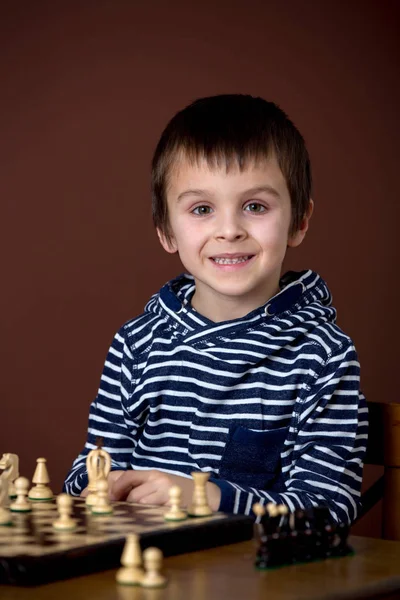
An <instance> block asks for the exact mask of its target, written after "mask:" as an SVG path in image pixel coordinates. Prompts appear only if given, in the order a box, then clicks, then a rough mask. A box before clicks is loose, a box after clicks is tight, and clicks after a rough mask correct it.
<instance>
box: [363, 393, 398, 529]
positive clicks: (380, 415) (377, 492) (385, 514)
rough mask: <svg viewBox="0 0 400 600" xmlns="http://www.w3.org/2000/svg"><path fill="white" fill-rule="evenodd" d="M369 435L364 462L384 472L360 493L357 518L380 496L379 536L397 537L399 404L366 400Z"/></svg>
mask: <svg viewBox="0 0 400 600" xmlns="http://www.w3.org/2000/svg"><path fill="white" fill-rule="evenodd" d="M368 409H369V435H368V447H367V456H366V459H365V464H366V465H367V464H370V465H382V466H383V467H384V473H383V475H382V477H380V479H378V481H376V482H375V483H374V484H373V485H372V486H371V487H370V488H369V489H368V490H366V491H365V492H364V493H363V494H362V496H361V502H362V510H361V514H360V515H359V516H358V519H357V520H359V519H360V518H361V517H362V516H364V515H365V514H366V513H367V512H368V511H369V510H370V509H371V508H372V507H373V506H375V504H377V502H379V500H382V538H383V539H388V540H400V404H381V403H375V402H369V403H368Z"/></svg>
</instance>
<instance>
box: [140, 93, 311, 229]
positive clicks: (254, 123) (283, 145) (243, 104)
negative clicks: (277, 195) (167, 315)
mask: <svg viewBox="0 0 400 600" xmlns="http://www.w3.org/2000/svg"><path fill="white" fill-rule="evenodd" d="M272 153H273V154H275V156H276V158H277V161H278V165H279V167H280V169H281V171H282V173H283V176H284V177H285V180H286V184H287V187H288V190H289V194H290V199H291V206H292V220H291V225H290V233H295V232H296V231H297V230H298V229H299V227H300V224H301V220H302V218H303V217H304V215H305V213H306V211H307V208H308V205H309V201H310V196H311V184H312V180H311V165H310V159H309V155H308V152H307V148H306V145H305V142H304V139H303V137H302V135H301V134H300V132H299V131H298V129H296V127H295V126H294V124H293V123H292V121H291V120H290V119H289V118H288V116H287V115H286V114H285V113H284V112H283V110H281V109H280V108H279V107H278V106H277V105H276V104H274V103H273V102H267V101H266V100H264V99H263V98H255V97H253V96H248V95H242V94H224V95H220V96H211V97H209V98H200V99H199V100H196V101H195V102H193V103H192V104H190V105H189V106H187V107H186V108H184V109H183V110H181V111H179V112H178V113H177V114H176V115H175V116H174V117H173V118H172V119H171V121H170V122H169V123H168V125H167V126H166V128H165V129H164V131H163V133H162V134H161V138H160V140H159V142H158V144H157V147H156V150H155V153H154V156H153V161H152V177H151V184H152V209H153V221H154V225H155V226H156V227H157V228H158V229H160V231H161V232H162V233H163V234H164V235H165V236H166V238H167V239H170V235H171V234H170V230H169V221H168V208H167V193H166V192H167V187H168V178H169V176H170V173H171V170H172V168H173V166H174V164H175V163H176V162H177V161H178V160H179V158H181V157H182V156H184V157H185V159H187V160H189V161H190V162H192V163H193V164H195V163H196V162H198V161H199V159H203V158H205V159H206V161H207V163H208V164H209V165H210V167H211V168H213V167H221V166H223V165H225V167H226V169H227V171H228V170H229V169H230V168H231V167H232V165H233V166H238V167H239V168H240V170H244V169H245V168H246V166H247V165H248V164H249V162H251V161H259V160H263V159H266V158H268V156H270V155H271V154H272Z"/></svg>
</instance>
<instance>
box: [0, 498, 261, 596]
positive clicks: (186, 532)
mask: <svg viewBox="0 0 400 600" xmlns="http://www.w3.org/2000/svg"><path fill="white" fill-rule="evenodd" d="M73 506H74V510H73V514H72V517H73V518H75V519H77V528H76V529H75V530H74V531H72V532H57V531H56V530H55V529H54V528H53V527H52V522H53V521H54V520H55V519H56V518H57V508H56V504H55V502H36V503H33V508H32V512H30V513H12V525H8V526H0V583H2V584H4V583H7V584H15V585H38V584H42V583H47V582H49V581H54V580H58V579H65V578H69V577H75V576H78V575H83V574H87V573H91V572H94V571H102V570H105V569H111V568H115V567H117V566H119V565H120V558H121V553H122V549H123V546H124V543H125V536H126V535H127V534H128V533H137V534H138V535H139V536H140V544H141V547H142V550H144V549H145V548H147V547H149V546H156V547H158V548H160V549H161V550H162V551H163V553H164V556H171V555H174V554H183V553H185V552H192V551H195V550H202V549H205V548H212V547H215V546H222V545H225V544H229V543H233V542H239V541H244V540H248V539H251V537H252V535H253V519H252V517H247V516H244V515H227V514H223V513H214V514H213V515H211V516H210V517H196V518H188V519H186V520H184V521H178V522H167V521H165V520H164V516H163V515H164V512H165V510H166V509H165V508H162V507H158V506H147V505H142V504H130V503H126V502H115V503H113V509H114V512H113V514H112V515H104V516H103V515H102V516H100V515H92V514H91V512H90V510H88V508H87V507H86V504H85V501H84V500H82V499H81V498H75V499H74V505H73Z"/></svg>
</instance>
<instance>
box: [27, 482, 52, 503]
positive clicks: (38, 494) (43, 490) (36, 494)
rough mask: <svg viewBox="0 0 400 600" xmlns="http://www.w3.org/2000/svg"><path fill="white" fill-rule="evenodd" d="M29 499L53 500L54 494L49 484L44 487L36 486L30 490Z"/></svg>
mask: <svg viewBox="0 0 400 600" xmlns="http://www.w3.org/2000/svg"><path fill="white" fill-rule="evenodd" d="M28 498H29V500H35V501H41V502H48V501H49V500H53V498H54V494H53V492H52V491H51V489H50V488H49V487H47V485H45V486H43V487H34V488H32V489H31V490H29V494H28Z"/></svg>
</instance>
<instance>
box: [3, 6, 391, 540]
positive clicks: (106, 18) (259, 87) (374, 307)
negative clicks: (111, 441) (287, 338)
mask: <svg viewBox="0 0 400 600" xmlns="http://www.w3.org/2000/svg"><path fill="white" fill-rule="evenodd" d="M398 7H399V4H398V2H397V1H396V0H393V1H389V0H376V1H367V0H360V1H358V0H346V1H332V0H320V1H317V0H286V1H284V2H282V0H273V1H269V0H259V1H258V0H246V1H245V0H241V1H234V0H231V1H230V2H227V1H224V0H202V1H201V2H197V3H194V2H190V1H188V0H182V1H179V0H168V1H163V0H152V1H150V0H148V1H139V0H132V1H129V0H125V1H124V0H112V1H111V0H109V1H105V0H104V1H102V0H97V1H96V2H94V1H89V0H87V1H79V2H78V1H75V2H74V1H71V0H68V1H57V0H52V1H49V2H44V1H40V0H36V1H35V2H31V1H28V0H27V1H25V2H24V1H18V0H14V1H3V2H2V3H1V7H0V69H1V70H0V77H1V79H0V85H1V92H0V148H1V160H0V182H1V184H0V185H1V191H0V192H1V193H0V197H1V215H2V218H1V226H2V227H1V231H2V233H1V236H0V238H1V239H0V244H1V248H0V251H1V254H0V256H1V261H2V267H1V280H2V290H1V294H0V303H1V304H0V315H1V316H0V319H1V342H2V343H1V357H0V359H1V360H0V365H1V395H0V398H1V417H0V418H1V426H0V453H2V452H6V451H8V452H16V453H18V454H19V455H20V460H21V471H22V473H23V474H24V475H27V476H28V477H32V473H33V469H34V465H35V459H36V458H37V457H39V456H46V457H47V458H48V465H49V471H50V474H51V477H52V485H53V488H54V490H55V491H57V492H58V491H59V490H60V487H61V485H62V481H63V477H64V475H65V473H66V472H67V470H68V468H69V466H70V463H71V462H72V460H73V458H74V457H75V455H76V454H77V453H78V451H79V450H80V448H81V446H82V445H83V442H84V437H85V430H86V421H87V411H88V406H89V403H90V401H91V400H92V399H93V397H94V396H95V394H96V390H97V385H98V381H99V376H100V373H101V369H102V365H103V361H104V358H105V354H106V351H107V348H108V344H109V343H110V341H111V339H112V336H113V334H114V332H115V331H116V330H117V329H118V328H119V326H120V325H121V324H122V323H123V322H124V321H126V320H127V319H129V318H131V317H133V316H135V315H136V314H138V313H139V312H141V310H142V308H143V306H144V304H145V302H146V301H147V299H148V298H149V296H150V295H151V294H152V293H153V292H155V291H157V290H158V289H159V287H160V286H161V285H162V284H163V283H164V282H165V281H166V280H168V279H169V278H171V277H172V276H173V275H175V274H177V273H178V272H179V271H180V265H179V263H178V261H177V260H176V259H175V258H173V257H171V256H169V255H167V254H164V253H163V251H162V250H161V248H160V247H159V246H158V242H157V240H156V236H155V233H154V231H153V228H152V223H151V218H150V194H149V163H150V160H151V155H152V151H153V149H154V147H155V144H156V142H157V139H158V136H159V134H160V132H161V130H162V128H163V127H164V125H165V124H166V122H167V120H168V119H169V118H170V117H171V116H172V115H173V114H174V113H175V112H176V111H177V110H178V109H180V108H182V107H183V106H185V105H186V104H188V103H189V102H191V101H192V100H193V99H195V98H197V97H200V96H205V95H210V94H217V93H227V92H245V93H251V94H255V95H261V96H264V97H265V98H267V99H271V100H274V101H276V102H278V103H279V104H280V105H281V106H282V107H283V108H284V109H285V110H286V111H287V112H288V113H289V115H290V116H291V117H292V118H293V120H294V121H295V123H296V124H297V125H298V127H299V128H300V130H301V131H302V132H303V134H304V136H305V138H306V141H307V143H308V146H309V150H310V153H311V157H312V161H313V169H314V178H315V191H314V199H315V203H316V211H315V215H314V217H313V220H312V227H311V230H310V233H309V235H308V238H307V240H306V242H305V243H304V244H303V245H302V246H301V247H300V248H299V249H298V250H295V251H292V252H291V253H290V254H289V256H288V257H287V261H286V267H287V268H294V269H302V268H313V269H315V270H317V271H319V272H320V273H321V275H322V276H323V277H324V278H325V279H326V280H327V281H328V283H329V285H330V287H331V289H332V291H333V295H334V301H335V304H336V306H337V308H338V311H339V324H340V325H341V326H342V327H343V328H344V329H345V330H346V331H347V332H348V333H349V334H350V335H351V336H352V337H353V338H354V340H355V342H356V345H357V348H358V351H359V355H360V359H361V362H362V378H363V389H364V391H365V393H366V395H367V397H368V399H370V400H374V399H375V400H377V399H380V398H385V399H387V400H390V401H399V396H398V392H397V387H394V386H393V384H392V380H393V374H396V373H397V370H398V364H397V363H398V356H397V355H396V352H395V349H396V346H397V344H396V335H398V332H399V329H398V324H397V323H398V320H397V318H396V316H395V315H397V313H398V310H397V302H396V300H397V298H396V296H395V289H396V287H397V286H396V279H397V264H396V262H395V258H398V252H397V243H396V242H397V240H396V236H397V228H398V216H399V211H398V190H397V187H398V186H397V183H398V155H397V152H396V150H397V143H398V135H399V120H398V117H397V111H398V107H399V105H400V93H399V79H398V70H397V68H398V58H399V53H398V50H399V46H398V42H397V39H398V35H399V31H398V25H397V24H398V22H399V21H398V16H399V10H398ZM396 217H397V218H396ZM371 473H372V472H371ZM371 473H368V474H367V476H368V478H371V477H373V476H374V474H371ZM378 517H379V515H378V513H376V515H375V516H374V517H373V519H372V520H373V521H376V520H377V519H378ZM369 521H371V519H369ZM368 527H369V529H368V531H369V532H370V533H371V532H372V534H374V532H375V533H376V531H377V529H376V527H375V530H374V527H373V526H371V524H370V523H369V524H368Z"/></svg>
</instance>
